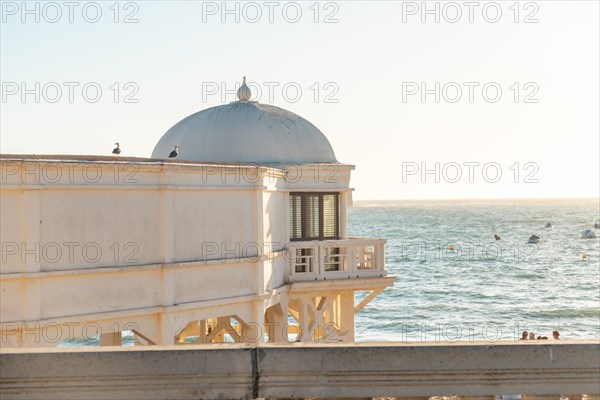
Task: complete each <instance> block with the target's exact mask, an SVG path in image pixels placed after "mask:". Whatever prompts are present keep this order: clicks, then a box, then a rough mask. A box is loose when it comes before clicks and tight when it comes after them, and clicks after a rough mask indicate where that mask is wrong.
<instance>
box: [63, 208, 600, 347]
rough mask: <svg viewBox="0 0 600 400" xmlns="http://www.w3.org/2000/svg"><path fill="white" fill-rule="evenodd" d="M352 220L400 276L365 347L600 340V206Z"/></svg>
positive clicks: (439, 211) (361, 324)
mask: <svg viewBox="0 0 600 400" xmlns="http://www.w3.org/2000/svg"><path fill="white" fill-rule="evenodd" d="M347 216H348V223H347V225H348V235H349V236H350V237H362V238H384V239H387V244H386V248H385V253H386V254H385V260H386V270H387V273H388V274H389V275H392V276H395V283H394V285H393V286H391V287H388V288H386V289H385V290H384V291H383V292H382V293H380V294H379V295H378V296H377V297H375V298H374V299H373V300H372V301H371V302H370V303H369V304H368V305H367V306H366V307H365V308H363V309H362V310H361V311H360V312H359V313H358V314H357V315H356V317H355V327H356V341H357V342H367V341H368V342H391V341H395V342H416V341H418V342H432V343H442V342H444V343H452V342H458V341H461V342H465V341H466V342H469V341H487V342H497V341H500V340H502V341H506V340H509V341H511V340H512V341H518V340H519V338H520V337H521V334H522V332H523V331H528V332H533V333H534V335H535V337H536V338H537V337H538V336H540V337H547V338H549V339H550V340H552V331H554V330H558V331H559V332H560V338H561V339H600V231H599V230H598V229H594V228H593V226H594V224H595V223H598V222H599V221H600V200H599V199H562V200H445V201H440V200H418V201H417V200H414V201H356V202H354V204H353V206H352V207H351V208H349V209H348V212H347ZM547 224H550V225H551V227H546V225H547ZM586 229H592V231H593V232H594V233H595V235H596V238H595V239H584V238H583V237H582V231H584V230H586ZM534 234H535V235H537V236H539V237H540V238H541V242H540V243H534V244H532V243H528V239H529V237H530V236H531V235H534ZM494 235H498V236H499V237H500V240H496V239H495V237H494ZM367 295H368V292H358V293H357V295H356V303H358V302H359V301H360V300H361V299H362V298H364V297H365V296H367ZM133 341H134V338H133V335H132V334H131V332H125V334H124V337H123V344H124V345H133ZM98 345H99V339H98V338H97V337H91V338H86V339H85V340H80V339H75V340H68V341H65V342H63V343H62V344H61V347H72V346H98Z"/></svg>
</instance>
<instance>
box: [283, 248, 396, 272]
mask: <svg viewBox="0 0 600 400" xmlns="http://www.w3.org/2000/svg"><path fill="white" fill-rule="evenodd" d="M385 243H386V240H385V239H365V238H349V239H342V240H323V241H311V242H291V243H290V244H289V245H288V260H289V267H288V271H287V281H288V282H302V281H316V280H326V279H352V278H379V277H383V276H386V275H387V273H386V272H385Z"/></svg>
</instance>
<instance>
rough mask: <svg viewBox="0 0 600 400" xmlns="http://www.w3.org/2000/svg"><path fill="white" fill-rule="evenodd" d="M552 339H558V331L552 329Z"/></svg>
mask: <svg viewBox="0 0 600 400" xmlns="http://www.w3.org/2000/svg"><path fill="white" fill-rule="evenodd" d="M552 339H554V340H560V332H559V331H552Z"/></svg>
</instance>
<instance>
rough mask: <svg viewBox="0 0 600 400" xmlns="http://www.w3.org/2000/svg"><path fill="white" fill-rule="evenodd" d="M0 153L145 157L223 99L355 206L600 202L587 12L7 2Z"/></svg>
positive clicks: (453, 5) (592, 9)
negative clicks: (332, 168)
mask: <svg viewBox="0 0 600 400" xmlns="http://www.w3.org/2000/svg"><path fill="white" fill-rule="evenodd" d="M1 11H2V20H1V25H0V37H1V38H0V80H1V82H2V99H1V103H0V107H1V108H0V113H1V115H0V116H1V118H0V121H1V122H0V130H1V135H0V152H1V153H3V154H17V153H18V154H94V155H110V153H111V151H112V148H113V147H114V146H113V143H114V142H119V143H120V144H121V148H122V151H123V152H122V155H124V156H139V157H149V156H150V154H151V153H152V149H153V148H154V145H155V144H156V143H157V142H158V140H159V139H160V137H161V136H162V135H163V134H164V133H165V132H166V131H167V130H168V129H169V128H170V127H171V126H172V125H174V124H175V123H176V122H178V121H179V120H181V119H183V118H184V117H186V116H188V115H189V114H192V113H194V112H197V111H200V110H202V109H205V108H208V107H212V106H216V105H219V104H224V103H229V102H231V101H234V100H235V95H234V93H235V89H236V88H237V87H238V85H239V84H240V83H241V80H242V76H246V77H247V80H248V83H249V85H250V88H251V90H252V91H253V95H254V98H253V99H254V100H258V101H260V102H262V103H269V104H274V105H276V106H279V107H282V108H285V109H287V110H289V111H292V112H294V113H296V114H299V115H301V116H303V117H304V118H306V119H308V120H309V121H311V122H312V123H313V124H314V125H316V126H317V127H318V128H319V129H320V130H321V131H322V132H323V133H324V134H325V135H326V136H327V138H328V139H329V141H330V142H331V144H332V146H333V148H334V150H335V153H336V157H337V159H338V160H339V161H340V162H344V163H347V164H353V165H356V170H355V171H354V172H353V175H352V181H351V186H352V187H354V188H355V192H354V199H357V200H361V199H365V200H366V199H452V198H546V197H550V198H551V197H598V196H599V194H600V186H599V185H600V172H599V171H600V126H599V121H600V116H599V113H600V111H599V110H600V101H599V93H600V82H599V76H600V66H599V58H600V56H599V49H600V43H599V41H600V39H599V38H600V30H599V16H600V8H599V2H598V1H522V2H516V1H497V2H493V1H474V2H467V1H456V2H438V1H428V2H421V1H418V2H412V1H369V2H367V1H331V2H327V1H323V2H315V1H306V2H304V1H303V2H288V1H264V2H263V1H257V2H236V1H231V2H227V3H225V2H222V1H217V2H212V1H205V2H201V1H174V2H166V1H123V2H116V1H107V2H104V1H97V2H88V1H81V2H80V1H74V2H62V1H57V2H36V1H31V2H21V1H2V3H1Z"/></svg>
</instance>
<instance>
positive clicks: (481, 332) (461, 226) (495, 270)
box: [348, 199, 600, 342]
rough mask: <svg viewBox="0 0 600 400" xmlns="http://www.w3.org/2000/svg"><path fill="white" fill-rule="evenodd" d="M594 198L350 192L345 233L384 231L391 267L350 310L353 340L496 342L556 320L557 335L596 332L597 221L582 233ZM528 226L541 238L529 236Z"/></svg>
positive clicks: (599, 295)
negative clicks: (388, 282) (385, 196)
mask: <svg viewBox="0 0 600 400" xmlns="http://www.w3.org/2000/svg"><path fill="white" fill-rule="evenodd" d="M599 207H600V205H599V200H598V199H589V200H579V199H578V200H511V201H508V200H506V201H500V200H481V201H473V200H468V201H458V200H456V201H389V202H388V201H371V202H355V204H354V207H352V208H351V209H349V210H348V233H349V236H354V237H380V238H385V239H387V241H388V242H387V246H386V269H387V271H388V274H390V275H395V276H396V283H395V285H394V286H393V287H390V288H387V289H386V290H385V291H384V292H382V293H381V294H380V295H379V296H377V297H376V298H375V299H374V300H372V301H371V303H369V305H367V306H366V307H365V308H364V309H363V310H362V311H361V312H360V313H359V314H357V316H356V320H355V325H356V340H357V341H409V342H410V341H427V342H454V341H472V340H486V341H491V342H495V341H498V340H517V339H518V338H519V337H520V336H521V332H522V331H523V330H527V331H529V332H531V331H533V332H534V333H535V335H536V336H548V337H549V338H550V339H552V331H553V330H555V329H556V330H559V331H560V332H561V338H562V339H584V338H587V339H598V338H600V231H599V230H598V229H594V230H593V231H594V233H595V234H596V236H597V238H596V239H583V238H582V237H581V232H582V231H583V230H584V229H589V228H592V229H593V225H594V223H596V222H598V221H599V219H600V208H599ZM547 223H551V224H552V225H553V227H552V228H545V225H546V224H547ZM495 234H497V235H499V236H500V237H501V240H499V241H496V240H495V239H494V235H495ZM532 234H537V235H538V236H540V237H541V238H542V242H541V243H539V244H528V243H527V240H528V238H529V237H530V236H531V235H532ZM364 295H365V294H359V295H357V301H358V299H360V297H361V296H363V297H364Z"/></svg>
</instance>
